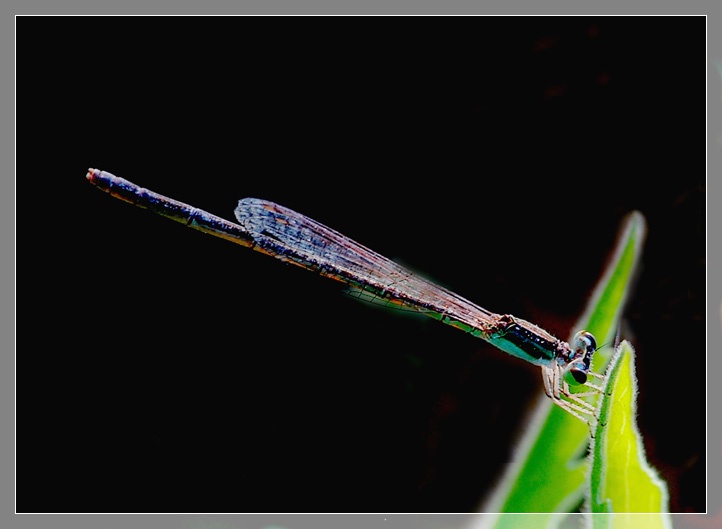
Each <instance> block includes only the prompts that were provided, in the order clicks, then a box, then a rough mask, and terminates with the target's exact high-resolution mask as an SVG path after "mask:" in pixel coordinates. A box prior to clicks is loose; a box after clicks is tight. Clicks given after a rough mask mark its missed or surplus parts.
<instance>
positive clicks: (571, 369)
mask: <svg viewBox="0 0 722 529" xmlns="http://www.w3.org/2000/svg"><path fill="white" fill-rule="evenodd" d="M569 346H570V347H571V355H570V359H569V363H568V364H567V368H566V372H567V373H569V374H570V375H571V376H572V378H573V379H574V381H575V382H576V383H577V384H586V382H587V374H588V373H589V369H591V365H592V357H593V356H594V352H595V351H596V350H597V340H596V339H595V338H594V335H593V334H592V333H590V332H588V331H579V332H578V333H577V334H575V335H574V338H572V341H571V342H570V343H569Z"/></svg>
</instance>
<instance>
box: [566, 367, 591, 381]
mask: <svg viewBox="0 0 722 529" xmlns="http://www.w3.org/2000/svg"><path fill="white" fill-rule="evenodd" d="M569 372H570V373H571V374H572V377H574V380H576V381H577V383H578V384H586V383H587V372H586V371H584V370H583V369H578V368H574V367H573V368H571V369H570V370H569Z"/></svg>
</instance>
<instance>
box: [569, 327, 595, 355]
mask: <svg viewBox="0 0 722 529" xmlns="http://www.w3.org/2000/svg"><path fill="white" fill-rule="evenodd" d="M572 341H573V342H574V348H575V349H582V350H584V351H585V352H592V353H593V352H594V351H596V350H597V340H596V339H595V338H594V335H593V334H592V333H590V332H588V331H579V332H578V333H577V334H575V335H574V340H572Z"/></svg>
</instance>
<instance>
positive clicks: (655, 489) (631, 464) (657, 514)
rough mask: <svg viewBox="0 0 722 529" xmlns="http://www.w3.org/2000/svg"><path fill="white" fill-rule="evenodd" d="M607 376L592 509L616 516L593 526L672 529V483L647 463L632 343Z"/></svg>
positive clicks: (623, 346)
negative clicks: (639, 423) (669, 486)
mask: <svg viewBox="0 0 722 529" xmlns="http://www.w3.org/2000/svg"><path fill="white" fill-rule="evenodd" d="M606 377H607V380H606V384H605V389H604V394H603V397H602V399H601V402H600V403H599V412H598V413H599V418H598V422H597V426H596V429H595V435H594V442H593V446H592V450H591V452H590V457H591V459H592V464H591V474H590V477H591V483H590V485H591V486H590V495H589V498H588V504H589V507H590V509H589V510H591V512H592V513H614V514H613V515H611V516H593V517H592V524H593V527H594V529H607V528H609V529H624V528H630V529H637V528H643V529H647V528H650V529H656V528H659V529H665V528H669V527H671V520H670V517H669V514H668V511H669V495H668V492H667V486H666V484H665V483H664V481H662V480H661V479H660V478H659V476H658V475H657V472H656V471H655V470H654V469H653V468H652V467H651V466H650V465H649V463H648V462H647V459H646V457H645V454H644V446H643V445H642V438H641V436H640V434H639V430H638V429H637V421H636V412H637V378H636V375H635V368H634V349H633V348H632V346H631V345H630V344H629V342H626V341H624V342H622V343H621V344H620V346H619V347H618V348H617V352H616V354H615V355H614V357H613V358H612V361H611V363H610V365H609V369H608V370H607V374H606ZM630 513H631V514H630ZM633 513H644V514H633Z"/></svg>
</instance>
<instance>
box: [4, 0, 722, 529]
mask: <svg viewBox="0 0 722 529" xmlns="http://www.w3.org/2000/svg"><path fill="white" fill-rule="evenodd" d="M126 5H127V4H126ZM292 5H293V7H291V6H292ZM296 5H297V4H295V3H294V4H291V3H287V5H286V6H284V5H278V4H276V3H275V2H274V3H272V6H269V4H268V3H267V2H264V3H260V2H258V3H256V4H255V5H249V4H248V3H246V4H245V5H244V6H243V7H241V8H235V11H236V13H237V14H247V15H259V14H272V13H279V12H283V13H284V14H300V13H304V14H311V13H318V14H320V13H328V14H333V13H334V12H336V13H341V12H345V14H394V13H404V12H405V13H410V12H414V13H415V14H434V13H441V12H444V14H471V13H474V14H481V11H482V10H481V9H475V8H473V7H469V5H464V3H462V4H461V5H449V4H448V3H444V4H443V7H438V6H439V4H436V6H432V5H430V4H426V5H424V4H421V5H416V6H414V7H412V8H410V9H408V8H405V7H406V6H403V5H398V4H397V5H398V7H397V5H394V6H389V5H388V4H386V3H385V4H379V5H369V4H367V3H365V4H364V6H363V7H354V6H351V7H350V8H348V7H346V8H342V9H339V8H338V7H337V6H336V5H333V6H332V4H330V3H328V2H316V3H314V5H311V6H308V7H306V6H304V7H296ZM407 6H408V4H407ZM84 7H90V5H88V4H85V3H77V4H76V6H75V9H72V8H70V9H68V8H67V7H60V6H58V4H56V3H53V4H49V5H48V6H47V7H43V6H37V5H27V4H25V5H23V6H22V7H21V8H16V9H17V10H18V11H22V12H24V13H28V14H33V13H38V12H44V13H61V12H72V11H75V12H76V13H77V12H81V11H83V8H84ZM93 7H94V8H95V5H93ZM143 7H144V9H133V8H132V7H123V8H117V7H116V9H115V11H120V12H131V11H137V12H138V11H145V12H146V13H152V12H161V11H162V7H163V6H162V5H161V6H159V7H160V9H159V8H157V7H153V6H150V7H149V6H148V4H144V6H143ZM174 7H175V6H174ZM204 7H206V9H205V10H204V11H206V12H208V11H216V12H219V11H223V12H229V11H231V10H230V9H228V8H227V7H225V6H220V9H211V10H208V8H207V6H204ZM6 10H7V8H6ZM96 10H97V8H96V9H93V11H96ZM658 10H659V11H661V12H664V11H670V10H669V9H658ZM687 10H690V11H696V12H698V13H700V14H701V13H705V12H709V11H711V9H710V8H707V9H704V8H701V9H700V8H698V9H690V8H689V7H687ZM13 11H15V9H14V10H13ZM175 11H176V12H178V13H189V12H192V11H193V9H192V8H183V7H181V8H180V9H179V8H177V7H176V9H175ZM485 11H486V10H485ZM530 11H538V9H531V10H530ZM12 14H15V13H12ZM2 20H3V22H4V25H5V29H6V31H3V32H2V35H4V39H5V40H6V45H5V46H2V48H1V49H2V50H3V55H4V59H5V60H4V64H5V65H6V66H7V69H10V65H11V64H12V65H13V67H14V61H12V60H11V58H10V54H11V53H14V50H15V47H14V41H13V42H12V43H11V42H10V39H11V38H14V31H10V30H11V29H13V30H14V27H13V28H10V27H9V26H10V23H11V21H12V23H13V26H14V18H13V17H2ZM707 20H708V24H707V28H708V57H707V66H708V94H707V97H708V142H709V143H708V216H707V225H708V226H720V225H722V218H720V217H722V211H721V210H720V209H717V208H715V207H713V206H714V205H715V204H714V202H715V201H716V197H718V196H720V193H722V176H721V175H722V127H721V126H720V124H721V123H722V105H721V103H722V89H721V86H722V83H721V76H722V43H721V42H720V40H722V37H720V27H719V26H720V24H719V22H718V19H717V18H716V17H713V16H709V17H708V19H707ZM10 79H11V77H10V76H5V77H4V78H3V85H4V86H5V87H6V89H5V90H2V93H3V94H5V97H6V99H9V98H10V97H11V96H10V94H12V95H13V103H14V96H15V91H14V90H12V89H11V87H10ZM13 80H14V78H13ZM12 88H14V86H13V87H12ZM13 107H14V105H13ZM3 108H4V109H5V110H6V111H5V112H4V116H6V119H5V120H4V122H5V123H10V122H11V120H10V115H11V112H10V103H9V102H6V104H5V105H4V106H3ZM14 120H15V116H14V112H13V124H14ZM8 128H9V127H8ZM13 132H14V131H13ZM11 138H14V134H13V135H12V136H11V132H10V131H8V132H7V140H6V141H4V142H2V143H1V144H2V145H3V146H4V147H5V149H7V150H9V149H10V147H9V146H11V145H13V146H14V141H11ZM13 152H14V150H13ZM2 159H3V160H5V163H6V164H9V163H10V162H9V161H10V160H13V162H15V158H14V156H10V155H8V156H3V157H2ZM13 165H14V163H13ZM14 169H15V170H17V168H16V167H14ZM8 174H10V171H8ZM16 178H17V174H16ZM14 184H15V181H14V179H12V180H11V179H10V178H4V179H1V180H0V186H1V187H0V200H2V206H3V207H2V208H1V209H0V211H2V212H3V214H4V215H5V216H6V217H10V215H12V216H13V219H12V221H10V219H7V221H6V222H3V223H0V226H2V228H1V229H2V237H3V241H4V242H5V243H6V244H7V245H8V246H9V245H10V242H11V241H12V244H13V252H12V253H11V252H10V251H7V252H4V253H3V256H2V264H1V265H0V268H1V269H2V270H3V272H4V273H3V276H4V277H3V282H2V286H3V293H4V296H3V299H4V300H8V303H7V305H6V310H7V313H6V316H5V317H4V318H2V320H1V321H2V322H3V327H4V328H3V331H4V332H2V336H3V351H7V354H5V355H3V358H4V360H5V364H4V365H3V368H2V369H0V373H1V374H2V375H1V376H2V379H1V380H0V387H2V388H3V393H4V394H3V395H2V398H1V399H0V402H2V405H3V417H4V418H5V419H6V420H8V421H9V420H11V419H10V418H11V417H13V424H14V413H13V412H14V407H15V398H14V396H15V387H14V362H13V364H11V362H10V360H9V358H10V357H11V354H10V352H12V353H13V355H12V357H13V358H14V354H15V353H16V352H17V349H16V343H15V339H16V338H15V328H16V319H15V315H16V311H15V309H16V302H17V299H16V291H15V288H14V287H15V280H16V267H15V265H16V253H15V252H16V251H17V248H16V239H15V217H16V212H15V185H14ZM707 235H708V239H707V240H708V264H709V266H710V268H709V272H708V276H707V284H708V289H709V290H708V297H707V302H708V311H707V317H708V328H707V332H708V356H707V359H708V360H707V366H706V367H707V380H706V382H707V387H708V390H709V392H710V393H709V394H708V395H709V396H710V400H711V401H712V402H719V401H720V396H719V392H720V391H721V389H720V386H719V384H715V383H714V381H715V378H714V377H713V376H712V375H711V374H712V373H718V372H720V370H721V369H722V357H721V356H720V355H719V354H709V352H710V351H713V352H719V351H720V350H722V344H721V342H722V323H721V321H720V319H721V318H722V303H721V302H722V282H721V281H719V280H718V278H719V277H720V275H721V272H722V271H721V270H720V260H721V256H722V233H720V232H719V230H709V229H708V232H707ZM710 278H712V280H710ZM10 300H12V302H13V306H12V307H11V306H10V303H9V301H10ZM683 382H684V383H698V381H683ZM682 398H683V396H682ZM11 407H12V410H11ZM708 412H709V409H708ZM14 437H15V435H14V429H13V430H11V429H9V428H5V429H3V430H2V437H0V445H1V446H3V447H5V451H4V452H5V453H4V454H3V460H4V462H5V464H4V465H3V468H5V469H6V472H5V473H4V476H5V479H6V483H5V487H4V488H3V494H2V498H3V499H4V501H5V502H7V503H10V502H11V499H12V503H13V509H12V510H11V509H10V508H8V507H6V508H5V509H3V511H4V512H11V513H12V512H14V496H15V495H14V479H13V482H12V483H10V479H9V478H8V476H11V474H10V472H9V471H8V470H7V469H10V468H12V469H13V473H12V477H13V478H14V455H15V447H14V444H15V443H14ZM721 440H722V416H720V414H718V413H708V441H711V442H708V461H709V467H708V490H710V489H711V490H713V491H714V490H721V489H722V479H721V476H722V460H721V459H720V456H721V450H720V446H721ZM707 512H708V514H707V515H706V516H701V515H675V516H674V517H673V519H674V527H675V528H677V529H679V528H686V527H690V528H694V527H715V526H722V525H717V524H718V523H719V524H722V499H721V498H720V497H719V496H716V497H715V495H711V496H709V495H708V511H707ZM3 518H5V521H4V522H3V524H2V525H3V526H4V527H10V528H21V527H28V528H33V529H41V528H43V527H53V528H58V527H73V528H78V529H80V528H82V527H94V528H95V527H101V526H102V527H105V528H121V527H166V526H167V527H174V528H217V529H230V528H259V529H260V528H264V527H265V528H267V529H270V527H287V528H288V529H298V528H304V527H346V528H354V527H365V528H373V527H389V528H390V527H417V528H419V527H420V528H423V527H454V526H458V525H459V524H464V523H466V522H468V521H469V517H468V516H467V515H443V516H440V515H383V514H361V515H323V514H318V515H290V514H289V515H251V514H248V515H215V514H206V515H201V514H188V515H174V514H169V515H164V514H155V515H126V514H120V515H117V514H102V515H86V514H73V515H53V514H20V515H18V514H9V515H7V514H6V515H5V516H3ZM572 518H576V517H572ZM523 519H526V520H529V519H530V518H529V517H527V516H520V522H521V521H522V520H523ZM570 526H576V525H570Z"/></svg>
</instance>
